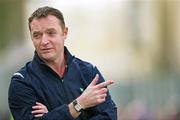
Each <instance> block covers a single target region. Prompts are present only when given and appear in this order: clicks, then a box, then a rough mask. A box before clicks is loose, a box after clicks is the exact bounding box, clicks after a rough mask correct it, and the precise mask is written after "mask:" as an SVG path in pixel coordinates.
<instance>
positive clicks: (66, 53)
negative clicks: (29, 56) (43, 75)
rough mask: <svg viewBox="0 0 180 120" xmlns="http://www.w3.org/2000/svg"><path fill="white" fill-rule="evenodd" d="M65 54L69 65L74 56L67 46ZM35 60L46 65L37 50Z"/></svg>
mask: <svg viewBox="0 0 180 120" xmlns="http://www.w3.org/2000/svg"><path fill="white" fill-rule="evenodd" d="M64 54H65V56H66V60H67V61H66V62H67V65H68V66H69V65H70V64H71V62H72V60H73V58H74V56H73V55H72V54H71V53H70V52H69V50H68V49H67V47H66V46H64ZM33 61H36V62H37V63H38V64H41V65H46V63H45V62H44V61H43V60H42V59H41V58H40V57H39V56H38V54H37V52H36V51H35V52H34V58H33Z"/></svg>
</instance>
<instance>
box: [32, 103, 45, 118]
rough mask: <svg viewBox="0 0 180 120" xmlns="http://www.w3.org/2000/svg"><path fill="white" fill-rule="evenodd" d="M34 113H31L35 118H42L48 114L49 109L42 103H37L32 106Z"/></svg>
mask: <svg viewBox="0 0 180 120" xmlns="http://www.w3.org/2000/svg"><path fill="white" fill-rule="evenodd" d="M32 109H33V111H32V112H31V113H32V114H34V116H35V117H42V116H43V115H44V114H45V113H48V109H47V107H46V106H45V105H43V104H42V103H39V102H36V105H35V106H32Z"/></svg>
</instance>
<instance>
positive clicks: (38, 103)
mask: <svg viewBox="0 0 180 120" xmlns="http://www.w3.org/2000/svg"><path fill="white" fill-rule="evenodd" d="M36 105H41V106H45V105H43V104H42V103H40V102H36Z"/></svg>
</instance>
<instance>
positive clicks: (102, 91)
mask: <svg viewBox="0 0 180 120" xmlns="http://www.w3.org/2000/svg"><path fill="white" fill-rule="evenodd" d="M107 91H108V89H107V88H101V89H100V90H99V94H105V93H107Z"/></svg>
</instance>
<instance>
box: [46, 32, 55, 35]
mask: <svg viewBox="0 0 180 120" xmlns="http://www.w3.org/2000/svg"><path fill="white" fill-rule="evenodd" d="M48 34H49V35H54V34H56V32H48Z"/></svg>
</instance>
